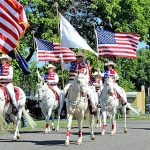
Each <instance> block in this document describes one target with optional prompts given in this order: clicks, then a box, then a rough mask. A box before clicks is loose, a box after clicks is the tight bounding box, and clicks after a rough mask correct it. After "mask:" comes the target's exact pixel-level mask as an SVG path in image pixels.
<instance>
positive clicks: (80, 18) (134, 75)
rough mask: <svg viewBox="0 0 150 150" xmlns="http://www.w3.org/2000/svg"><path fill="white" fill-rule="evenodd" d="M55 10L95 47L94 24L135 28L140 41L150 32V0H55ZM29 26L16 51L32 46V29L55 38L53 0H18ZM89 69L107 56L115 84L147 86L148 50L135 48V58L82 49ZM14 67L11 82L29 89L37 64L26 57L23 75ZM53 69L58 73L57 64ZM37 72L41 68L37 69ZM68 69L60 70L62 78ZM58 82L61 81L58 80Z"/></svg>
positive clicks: (40, 35)
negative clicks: (27, 65) (113, 67)
mask: <svg viewBox="0 0 150 150" xmlns="http://www.w3.org/2000/svg"><path fill="white" fill-rule="evenodd" d="M57 2H58V4H59V7H58V9H59V12H60V13H61V14H62V15H64V16H65V17H66V18H67V19H68V20H69V21H70V22H71V24H72V25H73V26H74V27H75V28H76V29H77V31H78V32H79V34H80V35H81V36H83V38H85V39H86V40H87V42H88V43H89V45H90V46H91V47H93V48H94V49H95V51H96V48H95V47H96V42H95V33H94V27H95V28H96V27H100V28H104V29H109V30H114V31H126V32H129V31H131V32H135V33H139V34H140V35H141V41H143V40H144V41H145V42H148V41H149V37H150V36H149V33H150V26H149V24H150V18H149V14H150V1H149V0H125V1H124V0H94V1H93V0H57ZM21 3H22V4H23V6H24V8H25V11H26V14H27V18H28V21H29V24H30V27H29V28H28V29H27V31H26V33H25V35H24V36H23V37H22V39H21V41H20V47H19V48H18V49H19V51H20V52H21V53H22V54H23V55H24V56H27V50H31V49H35V47H34V45H33V33H34V36H35V37H37V38H42V39H47V40H49V41H53V42H59V34H60V33H59V30H58V23H59V20H58V17H57V12H56V5H55V4H56V1H55V0H32V1H30V0H22V1H21ZM85 54H86V56H87V58H88V60H89V62H90V64H91V66H92V70H95V69H96V68H97V67H99V68H100V69H101V70H102V71H103V67H104V62H105V61H106V60H108V59H111V60H113V61H115V63H117V68H116V69H117V70H118V73H119V76H120V80H119V84H120V85H121V86H122V87H123V88H125V89H126V90H127V91H132V90H136V89H137V90H138V89H139V87H140V86H141V85H142V84H144V85H146V87H148V86H149V81H150V80H149V78H150V75H149V74H150V71H149V69H150V67H149V64H150V61H149V59H148V58H149V57H148V56H149V55H150V51H149V50H148V49H142V50H139V52H138V58H137V59H125V58H111V57H100V58H99V59H97V58H96V56H94V55H93V54H91V53H89V52H87V51H86V52H85ZM12 63H13V66H14V67H15V77H14V80H15V83H16V84H17V85H21V86H23V87H24V88H29V89H30V90H34V89H35V85H36V82H37V76H36V69H37V64H36V63H35V62H34V61H30V70H31V75H28V76H25V77H24V76H23V74H22V72H21V70H20V69H19V67H18V65H17V63H16V62H15V61H14V62H12ZM55 65H57V72H58V73H59V75H60V81H61V79H62V78H61V70H60V64H55ZM39 70H40V72H41V74H43V73H44V72H45V68H44V67H42V68H40V69H39ZM67 76H68V72H66V71H65V72H64V78H65V82H66V81H67ZM59 84H60V86H62V83H61V82H60V83H59Z"/></svg>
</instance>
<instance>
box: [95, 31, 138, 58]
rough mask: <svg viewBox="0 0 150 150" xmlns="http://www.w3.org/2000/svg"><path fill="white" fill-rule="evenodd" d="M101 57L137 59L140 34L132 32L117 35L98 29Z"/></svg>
mask: <svg viewBox="0 0 150 150" xmlns="http://www.w3.org/2000/svg"><path fill="white" fill-rule="evenodd" d="M96 32H97V42H98V53H99V56H114V57H125V58H136V49H137V45H138V41H139V39H140V36H139V34H134V33H131V32H120V33H115V32H111V31H106V30H99V29H97V31H96Z"/></svg>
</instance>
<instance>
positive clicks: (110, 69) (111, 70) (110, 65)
mask: <svg viewBox="0 0 150 150" xmlns="http://www.w3.org/2000/svg"><path fill="white" fill-rule="evenodd" d="M115 66H116V64H115V63H114V62H113V61H108V62H107V63H105V72H104V75H103V77H104V78H107V77H109V76H112V77H113V78H114V79H115V82H114V88H115V90H116V91H117V93H118V94H119V96H120V99H121V101H122V103H123V105H126V104H127V98H126V94H125V93H124V92H122V89H121V87H120V86H119V85H118V84H117V82H116V81H118V80H119V76H118V73H117V71H116V70H115Z"/></svg>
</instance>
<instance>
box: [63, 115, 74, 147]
mask: <svg viewBox="0 0 150 150" xmlns="http://www.w3.org/2000/svg"><path fill="white" fill-rule="evenodd" d="M72 117H73V116H72V115H71V114H67V120H68V125H67V136H66V141H65V145H69V144H70V136H71V124H72Z"/></svg>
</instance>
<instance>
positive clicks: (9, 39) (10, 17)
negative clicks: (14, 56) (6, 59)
mask: <svg viewBox="0 0 150 150" xmlns="http://www.w3.org/2000/svg"><path fill="white" fill-rule="evenodd" d="M0 9H1V16H0V26H1V28H0V50H1V51H2V53H6V54H8V53H9V52H10V51H11V50H12V49H13V48H16V47H17V45H18V41H19V39H20V38H21V37H22V35H23V34H24V32H25V30H26V29H27V28H28V26H29V24H28V21H27V18H26V15H25V11H24V8H23V6H22V5H21V4H20V3H18V2H17V1H16V0H11V1H8V0H1V2H0Z"/></svg>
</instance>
